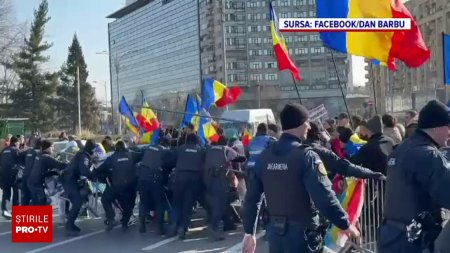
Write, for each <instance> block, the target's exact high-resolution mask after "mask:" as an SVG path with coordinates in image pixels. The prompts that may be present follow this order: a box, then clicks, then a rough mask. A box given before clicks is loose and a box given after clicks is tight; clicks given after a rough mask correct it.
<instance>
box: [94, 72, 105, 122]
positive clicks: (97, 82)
mask: <svg viewBox="0 0 450 253" xmlns="http://www.w3.org/2000/svg"><path fill="white" fill-rule="evenodd" d="M93 83H96V84H100V85H103V86H104V88H105V110H106V119H105V123H106V124H108V90H107V88H106V81H104V82H103V83H102V82H99V81H93Z"/></svg>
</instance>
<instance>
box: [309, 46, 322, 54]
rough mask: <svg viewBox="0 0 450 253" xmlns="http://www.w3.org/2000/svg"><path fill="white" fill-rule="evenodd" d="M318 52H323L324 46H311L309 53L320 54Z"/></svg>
mask: <svg viewBox="0 0 450 253" xmlns="http://www.w3.org/2000/svg"><path fill="white" fill-rule="evenodd" d="M320 53H325V48H324V47H313V48H311V54H320Z"/></svg>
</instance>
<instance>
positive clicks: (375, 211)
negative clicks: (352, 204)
mask: <svg viewBox="0 0 450 253" xmlns="http://www.w3.org/2000/svg"><path fill="white" fill-rule="evenodd" d="M365 182H366V184H365V189H364V205H363V208H362V211H361V216H360V218H359V222H358V223H359V224H358V227H359V229H360V231H361V239H360V241H359V242H358V244H359V245H360V246H361V247H363V248H364V249H367V250H370V251H372V252H377V249H376V243H377V239H378V233H377V231H378V227H379V226H380V225H381V223H382V220H383V206H384V197H385V194H384V193H385V192H384V191H385V184H386V182H385V181H378V180H373V179H368V180H366V181H365Z"/></svg>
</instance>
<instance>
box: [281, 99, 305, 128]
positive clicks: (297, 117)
mask: <svg viewBox="0 0 450 253" xmlns="http://www.w3.org/2000/svg"><path fill="white" fill-rule="evenodd" d="M308 118H309V113H308V110H307V109H306V108H305V107H304V106H303V105H301V104H297V103H289V104H287V105H285V106H284V108H283V110H282V111H281V113H280V121H281V127H282V128H283V130H289V129H293V128H297V127H299V126H301V125H303V123H305V122H306V121H307V120H308Z"/></svg>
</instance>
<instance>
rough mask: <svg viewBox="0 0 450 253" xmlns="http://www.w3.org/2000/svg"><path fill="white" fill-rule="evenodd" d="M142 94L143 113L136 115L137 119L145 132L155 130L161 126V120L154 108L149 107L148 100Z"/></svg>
mask: <svg viewBox="0 0 450 253" xmlns="http://www.w3.org/2000/svg"><path fill="white" fill-rule="evenodd" d="M141 94H142V108H141V113H139V114H137V115H136V120H137V122H138V123H139V126H140V128H141V129H142V131H143V132H144V133H148V132H151V131H154V130H156V129H158V128H159V121H158V118H157V117H156V115H155V113H154V112H153V111H152V109H150V108H149V105H148V103H147V101H146V100H145V98H144V93H143V92H142V91H141Z"/></svg>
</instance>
